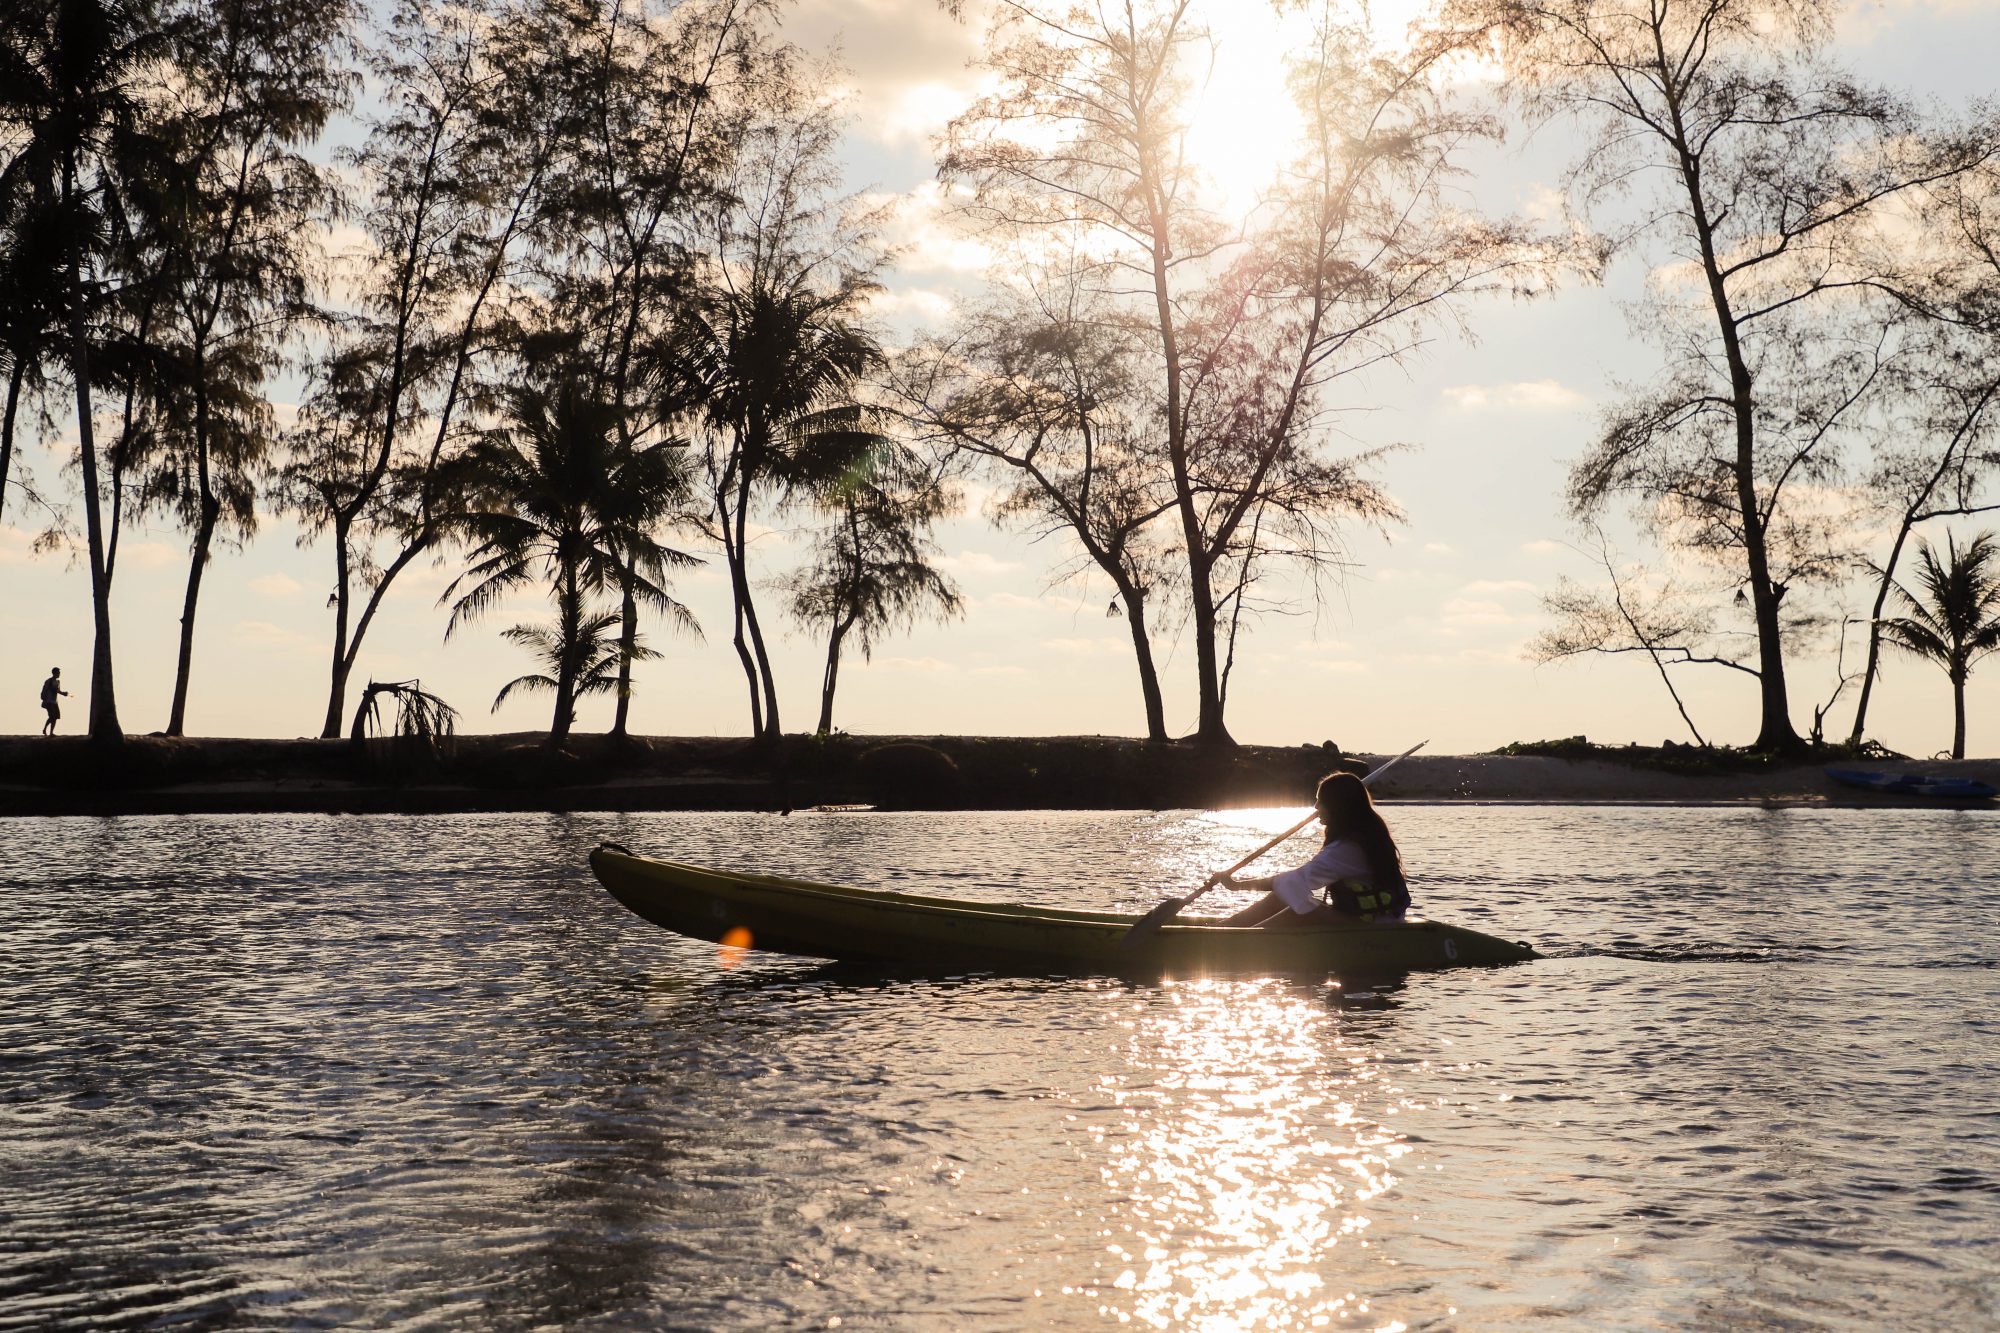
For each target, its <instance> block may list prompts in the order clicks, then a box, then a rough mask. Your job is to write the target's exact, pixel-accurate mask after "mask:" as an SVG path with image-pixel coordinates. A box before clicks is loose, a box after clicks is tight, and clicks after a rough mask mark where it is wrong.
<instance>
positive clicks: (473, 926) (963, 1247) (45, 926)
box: [0, 807, 2000, 1330]
mask: <svg viewBox="0 0 2000 1333" xmlns="http://www.w3.org/2000/svg"><path fill="white" fill-rule="evenodd" d="M1389 814H1390V818H1391V822H1392V824H1393V825H1394V826H1395V828H1396V830H1397V833H1398V835H1399V837H1400V839H1401V841H1402V843H1403V846H1404V850H1405V853H1406V857H1407V860H1408V861H1409V864H1410V866H1411V869H1412V872H1413V876H1414V878H1415V880H1416V888H1417V901H1418V909H1419V911H1422V912H1425V913H1427V914H1429V915H1434V916H1438V917H1441V918H1444V919H1447V920H1453V921H1458V922H1462V923H1464V924H1467V925H1472V926H1476V927H1479V928H1482V929H1487V930H1491V931H1495V932H1496V933H1502V934H1505V935H1508V936H1511V937H1515V938H1521V939H1529V940H1534V941H1536V942H1537V943H1539V944H1540V945H1541V946H1542V947H1543V948H1544V949H1545V950H1547V951H1548V952H1550V953H1552V954H1553V955H1555V956H1554V957H1552V958H1550V959H1548V960H1546V961H1542V962H1537V963H1533V964H1528V965H1525V966H1521V967H1515V968H1510V969H1505V970H1501V971H1493V972H1476V971H1460V972H1447V973H1437V974H1430V975H1421V976H1415V977H1412V978H1410V979H1409V980H1408V981H1407V982H1406V983H1405V984H1403V985H1401V986H1400V987H1396V988H1393V989H1387V990H1382V991H1378V992H1376V993H1373V994H1350V993H1347V992H1344V991H1342V990H1341V989H1340V988H1338V987H1337V986H1333V985H1328V984H1324V983H1303V982H1296V981H1280V980H1265V981H1257V980H1247V981H1227V982H1220V981H1217V982H1185V983H1179V984H1161V985H1135V984H1130V983H1121V982H1115V981H1108V980H1097V981H1091V980H1069V979H1033V978H1031V979H1018V978H992V977H982V976H970V977H951V978H933V979H927V980H919V981H909V980H892V979H888V978H883V977H879V976H870V975H866V974H861V975H856V974H853V973H849V972H843V971H840V970H837V969H831V968H823V967H820V966H818V965H816V964H813V963H810V962H805V961H796V960H785V959H779V958H769V959H765V958H758V959H754V960H753V961H751V962H749V963H746V964H744V965H741V966H737V967H734V968H729V967H725V966H724V965H723V962H722V960H721V959H719V958H718V955H717V951H716V950H715V949H714V948H713V946H708V945H700V944H696V943H693V942H689V941H683V940H679V939H676V938H674V937H672V936H669V935H667V934H665V933H664V932H661V931H659V930H657V929H655V928H654V927H652V926H649V925H647V924H646V923H644V922H642V921H640V920H639V919H638V918H636V917H633V916H630V915H628V914H627V913H625V912H624V910H623V909H621V908H619V907H618V906H617V905H616V904H615V903H613V902H612V901H611V900H610V898H609V897H607V896H606V895H605V894H604V893H603V892H602V891H601V890H599V889H598V888H596V887H595V884H594V882H593V881H592V880H591V879H590V877H589V873H588V871H587V869H585V867H584V854H585V853H586V852H587V850H588V849H589V848H590V847H591V846H592V845H594V844H595V843H596V842H597V841H598V840H600V839H603V838H612V839H615V840H617V841H620V842H623V843H626V844H627V845H629V846H631V847H632V848H633V849H634V850H637V851H650V852H654V853H658V854H663V855H671V856H677V857H682V858H686V859H690V860H701V861H711V862H715V863H719V864H724V865H731V866H741V867H746V868H749V867H754V868H759V869H768V870H774V871H779V872H791V873H795V874H800V875H809V876H813V877H818V878H825V879H833V880H840V881H846V882H851V883H858V884H864V885H873V886H887V887H911V888H917V887H921V888H923V889H925V890H927V891H934V892H944V893H950V894H958V895H963V896H967V897H983V898H995V899H1011V900H1019V901H1035V902H1046V903H1059V904H1064V905H1082V906H1090V907H1106V908H1121V909H1131V910H1138V909H1141V908H1143V907H1146V906H1150V905H1151V904H1152V903H1153V902H1154V901H1156V900H1157V899H1158V898H1159V897H1160V896H1161V895H1162V893H1163V892H1164V891H1166V890H1171V889H1177V888H1181V887H1184V886H1186V885H1188V884H1190V883H1192V882H1195V881H1198V879H1199V877H1200V875H1201V874H1202V873H1204V871H1205V870H1206V869H1208V868H1212V867H1214V866H1217V865H1221V864H1226V863H1228V862H1229V861H1231V860H1233V859H1235V857H1236V856H1237V855H1240V854H1241V852H1243V851H1247V850H1248V849H1249V848H1250V847H1252V846H1254V845H1256V843H1258V842H1260V841H1262V840H1263V838H1264V837H1266V836H1268V833H1267V831H1266V830H1267V829H1272V828H1275V827H1282V826H1283V824H1285V823H1288V822H1290V819H1291V818H1292V812H1289V811H1287V812H1278V813H1274V814H1271V815H1268V816H1266V815H1259V814H1257V813H1255V812H1236V813H1233V814H1229V815H1199V814H1150V813H1146V814H1105V813H1089V814H993V815H852V814H848V815H795V816H793V817H791V818H789V819H780V818H777V817H775V816H768V815H761V816H758V815H746V816H714V815H606V816H519V815H510V816H453V817H425V818H401V817H379V818H340V817H305V816H301V817H284V818H226V817H216V818H206V817H204V818H159V819H153V818H135V819H105V820H82V819H78V820H42V821H16V822H7V823H0V1327H4V1328H30V1327H32V1328H37V1329H40V1328H62V1327H74V1328H92V1329H98V1328H117V1327H151V1326H173V1327H178V1328H229V1327H285V1328H296V1327H330V1326H342V1327H366V1328H448V1327H461V1328H480V1329H487V1328H493V1329H524V1328H530V1327H547V1328H592V1327H653V1328H659V1327H673V1328H691V1329H709V1328H741V1329H762V1328H822V1327H834V1326H839V1327H842V1328H849V1329H853V1328H895V1329H949V1328H960V1327H976V1328H981V1329H988V1328H993V1329H1001V1328H1049V1327H1058V1328H1090V1327H1098V1326H1104V1327H1110V1326H1113V1325H1118V1324H1131V1325H1138V1326H1142V1327H1145V1326H1150V1327H1158V1328H1174V1329H1214V1330H1221V1329H1251V1328H1269V1329H1284V1330H1291V1329H1308V1328H1355V1329H1364V1328H1365V1329H1385V1328H1386V1329H1397V1328H1403V1327H1408V1328H1436V1329H1447V1328H1464V1329H1482V1328H1508V1329H1516V1328H1524V1327H1537V1326H1541V1327H1551V1328H1555V1327H1590V1328H1604V1329H1626V1328H1630V1329H1650V1328H1700V1329H1711V1328H1718V1327H1727V1328H1774V1329H1817V1328H1857V1329H1859V1328H1869V1329H1874V1328H1889V1327H1895V1328H1939V1329H1961V1328H1975V1327H1994V1326H1996V1324H2000V1096H1996V1089H2000V1082H1997V1081H1996V1076H2000V1032H1996V1022H2000V1020H1996V1016H1995V1003H1996V999H2000V987H1996V980H2000V973H1996V970H1995V968H1996V962H2000V869H1996V867H2000V817H1996V816H1995V815H1993V814H1979V813H1959V812H1949V811H1924V812H1911V813H1907V814H1905V813H1883V812H1810V811H1800V810H1782V811H1735V810H1660V809H1574V808H1571V809H1562V808H1452V807H1401V808H1393V809H1391V810H1390V811H1389ZM1305 850H1306V849H1305V848H1304V847H1303V846H1302V847H1301V848H1300V851H1301V854H1303V852H1304V851H1305Z"/></svg>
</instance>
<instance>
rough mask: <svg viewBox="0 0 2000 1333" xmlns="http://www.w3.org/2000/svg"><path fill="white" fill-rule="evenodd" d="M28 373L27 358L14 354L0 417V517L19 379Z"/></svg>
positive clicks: (4, 504) (4, 505)
mask: <svg viewBox="0 0 2000 1333" xmlns="http://www.w3.org/2000/svg"><path fill="white" fill-rule="evenodd" d="M27 373H28V358H27V357H25V356H23V355H21V354H20V353H19V352H16V353H15V354H14V369H13V373H11V374H10V375H8V376H7V410H6V415H5V416H4V417H0V517H4V516H5V515H6V513H7V474H8V472H9V470H10V469H11V468H12V467H13V464H14V414H15V411H16V410H17V409H18V408H19V407H20V403H21V379H22V377H23V376H25V375H26V374H27Z"/></svg>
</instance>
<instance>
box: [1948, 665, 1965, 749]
mask: <svg viewBox="0 0 2000 1333" xmlns="http://www.w3.org/2000/svg"><path fill="white" fill-rule="evenodd" d="M1966 674H1967V673H1966V670H1965V668H1964V667H1958V668H1955V669H1954V670H1953V671H1952V673H1951V712H1952V722H1951V757H1952V758H1953V759H1963V758H1965V677H1966Z"/></svg>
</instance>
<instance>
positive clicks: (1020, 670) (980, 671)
mask: <svg viewBox="0 0 2000 1333" xmlns="http://www.w3.org/2000/svg"><path fill="white" fill-rule="evenodd" d="M972 674H973V675H975V676H1025V675H1027V674H1028V669H1027V668H1026V667H1018V666H983V667H975V668H973V671H972Z"/></svg>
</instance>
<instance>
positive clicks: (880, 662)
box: [870, 657, 958, 675]
mask: <svg viewBox="0 0 2000 1333" xmlns="http://www.w3.org/2000/svg"><path fill="white" fill-rule="evenodd" d="M870 665H872V666H874V667H875V668H876V669H878V670H881V671H912V672H917V673H919V674H922V675H938V674H941V673H945V672H952V671H957V670H958V667H957V666H955V665H954V664H952V663H950V662H947V661H944V660H943V659H942V658H937V657H878V658H876V659H874V661H873V662H872V663H871V664H870Z"/></svg>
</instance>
